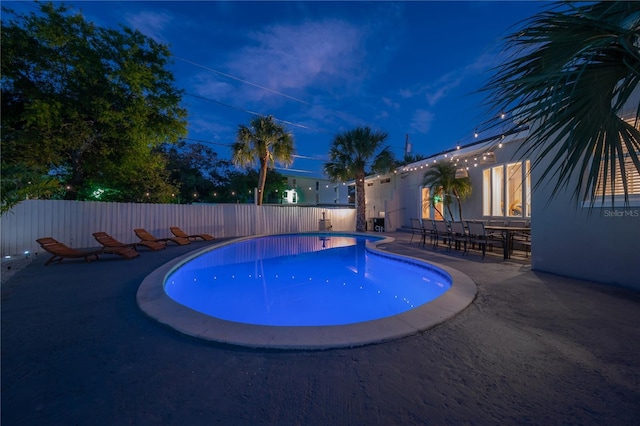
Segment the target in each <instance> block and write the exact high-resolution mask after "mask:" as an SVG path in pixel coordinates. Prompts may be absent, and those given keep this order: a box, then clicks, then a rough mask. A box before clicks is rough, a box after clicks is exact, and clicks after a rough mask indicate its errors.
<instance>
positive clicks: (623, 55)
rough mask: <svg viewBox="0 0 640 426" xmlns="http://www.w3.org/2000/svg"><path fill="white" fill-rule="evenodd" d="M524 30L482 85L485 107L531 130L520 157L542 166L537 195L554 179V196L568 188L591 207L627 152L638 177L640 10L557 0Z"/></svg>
mask: <svg viewBox="0 0 640 426" xmlns="http://www.w3.org/2000/svg"><path fill="white" fill-rule="evenodd" d="M524 24H525V27H524V28H523V29H522V30H520V31H518V32H516V33H514V34H512V35H510V36H509V37H508V38H507V40H506V42H507V45H508V48H509V50H510V51H511V52H512V56H511V58H510V60H508V61H507V62H505V63H504V64H503V65H501V66H499V67H498V68H497V70H496V74H495V75H494V77H493V78H492V79H491V80H489V82H488V84H487V85H486V86H485V87H484V88H483V90H485V91H488V92H489V94H490V97H489V100H488V104H489V106H490V107H491V108H492V109H495V110H500V111H504V112H506V113H507V114H509V115H510V116H511V117H512V118H513V119H514V121H515V122H516V123H523V122H527V123H529V124H530V128H531V131H530V133H529V135H528V136H527V138H526V140H525V141H524V143H523V144H522V146H521V147H520V150H519V151H518V154H520V155H521V156H522V157H527V156H532V157H535V160H534V161H533V163H532V168H538V167H542V173H541V179H540V180H539V181H538V182H537V183H536V186H534V189H535V188H536V187H537V186H539V185H541V184H542V183H543V182H549V181H554V182H555V183H554V184H553V188H552V192H551V195H552V197H553V196H555V195H557V194H559V193H560V191H562V190H566V189H570V190H572V196H573V198H574V200H576V201H579V200H582V201H587V200H591V203H592V204H591V205H593V203H594V201H595V198H594V197H593V196H594V194H595V192H596V189H597V188H599V187H600V188H602V187H603V186H606V185H607V184H608V183H609V182H613V180H612V179H613V177H614V176H626V172H627V171H626V170H625V162H624V156H625V155H628V156H629V157H630V158H631V161H632V164H634V165H635V167H636V171H639V170H640V166H639V165H640V161H639V158H638V153H639V152H640V149H638V147H639V145H640V143H639V141H640V138H639V136H640V132H639V127H638V123H639V119H640V101H639V100H638V98H636V96H638V95H639V92H638V88H639V87H640V86H639V84H640V3H638V2H598V3H586V4H585V3H576V4H574V3H573V2H562V3H555V4H553V5H552V7H551V8H550V9H549V10H548V11H545V12H542V13H540V14H538V15H536V16H534V17H533V18H531V19H529V20H527V21H525V22H524ZM630 104H632V108H633V109H634V112H632V113H630V114H627V113H626V110H625V108H628V107H629V105H630ZM634 115H635V116H634ZM498 125H500V124H499V123H498V122H497V121H495V120H492V121H489V122H488V123H486V127H488V128H491V127H495V126H498ZM603 171H604V173H603ZM574 179H575V181H574ZM573 182H576V183H577V184H576V187H575V188H569V185H572V183H573ZM623 182H624V179H623ZM604 193H605V192H602V194H603V196H602V197H603V198H602V201H604V197H605V196H604ZM628 195H629V194H628V188H627V185H626V182H624V200H625V203H628V200H629V199H628ZM612 201H613V199H612Z"/></svg>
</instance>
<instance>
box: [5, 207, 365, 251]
mask: <svg viewBox="0 0 640 426" xmlns="http://www.w3.org/2000/svg"><path fill="white" fill-rule="evenodd" d="M323 212H325V215H326V219H330V220H331V225H332V226H333V231H343V232H349V231H354V230H355V223H356V220H355V217H356V212H355V210H354V209H347V208H335V209H334V208H325V207H300V206H279V205H273V206H271V205H269V206H256V205H253V204H215V205H207V204H191V205H185V204H134V203H102V202H88V201H63V200H27V201H24V202H22V203H20V204H18V205H17V206H16V207H15V208H13V209H12V210H11V211H9V212H7V213H5V214H4V215H2V217H0V233H1V240H2V245H1V250H2V256H7V255H16V254H23V253H24V252H25V251H27V250H28V251H29V252H30V253H35V252H39V251H42V249H41V248H40V246H39V245H38V243H37V242H36V239H37V238H42V237H53V238H55V239H56V240H58V241H60V242H62V243H64V244H66V245H68V246H70V247H74V248H86V247H99V244H98V243H97V242H96V240H95V239H94V238H93V235H92V234H93V233H94V232H98V231H104V232H107V233H108V234H110V235H111V236H113V237H114V238H115V239H117V240H119V241H122V242H125V243H129V242H135V241H137V240H138V238H137V237H136V235H135V234H134V233H133V229H135V228H144V229H146V230H147V231H149V232H151V233H152V234H153V235H155V236H157V237H161V238H164V237H170V236H172V235H171V233H170V232H169V227H170V226H178V227H180V228H182V229H183V230H184V231H185V232H187V233H194V234H196V233H208V234H211V235H213V236H215V237H218V238H222V237H240V236H247V235H260V234H282V233H289V232H310V231H318V230H319V221H320V219H322V213H323Z"/></svg>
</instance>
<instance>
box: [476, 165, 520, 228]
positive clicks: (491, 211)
mask: <svg viewBox="0 0 640 426" xmlns="http://www.w3.org/2000/svg"><path fill="white" fill-rule="evenodd" d="M523 166H524V167H523ZM523 169H524V170H523ZM523 183H524V185H523ZM522 200H525V202H524V204H523V202H522ZM482 214H483V216H507V217H524V216H526V217H531V176H530V162H529V160H527V161H526V162H524V164H523V163H510V164H506V165H502V166H496V167H492V168H488V169H485V170H483V171H482Z"/></svg>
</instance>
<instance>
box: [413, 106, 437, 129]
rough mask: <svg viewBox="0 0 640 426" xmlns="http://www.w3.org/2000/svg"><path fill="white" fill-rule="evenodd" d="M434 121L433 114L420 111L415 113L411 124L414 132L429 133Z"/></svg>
mask: <svg viewBox="0 0 640 426" xmlns="http://www.w3.org/2000/svg"><path fill="white" fill-rule="evenodd" d="M432 121H433V113H431V112H429V111H427V110H424V109H418V110H416V111H415V112H414V113H413V117H411V123H409V125H410V127H411V129H412V130H415V131H416V132H418V133H428V132H429V129H430V128H431V122H432Z"/></svg>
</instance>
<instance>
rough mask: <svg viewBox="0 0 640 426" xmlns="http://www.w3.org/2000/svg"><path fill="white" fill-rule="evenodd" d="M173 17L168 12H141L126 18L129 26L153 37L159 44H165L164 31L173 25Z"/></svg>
mask: <svg viewBox="0 0 640 426" xmlns="http://www.w3.org/2000/svg"><path fill="white" fill-rule="evenodd" d="M172 19H173V17H172V15H171V14H169V13H167V12H151V11H146V12H140V13H136V14H129V15H127V16H126V17H125V20H126V22H127V25H128V26H130V27H132V28H134V29H136V30H138V31H140V32H141V33H142V34H144V35H146V36H148V37H151V38H152V39H154V40H155V41H157V42H164V37H163V35H162V33H163V31H164V29H165V28H166V27H167V26H168V25H169V24H170V23H171V21H172Z"/></svg>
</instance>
